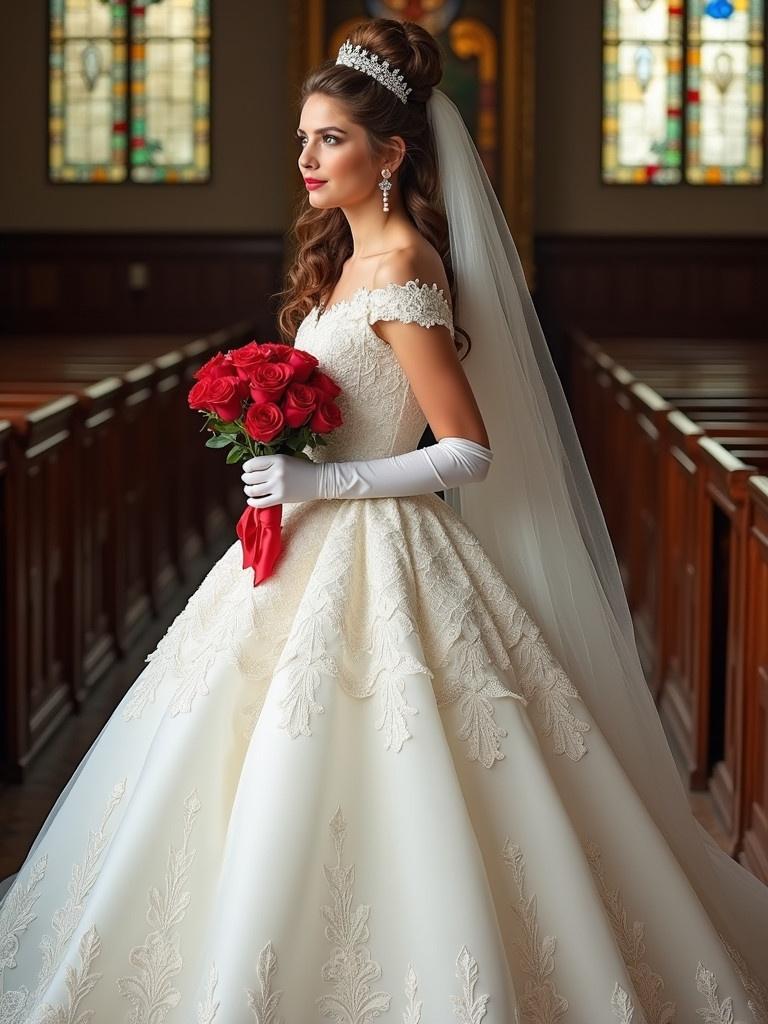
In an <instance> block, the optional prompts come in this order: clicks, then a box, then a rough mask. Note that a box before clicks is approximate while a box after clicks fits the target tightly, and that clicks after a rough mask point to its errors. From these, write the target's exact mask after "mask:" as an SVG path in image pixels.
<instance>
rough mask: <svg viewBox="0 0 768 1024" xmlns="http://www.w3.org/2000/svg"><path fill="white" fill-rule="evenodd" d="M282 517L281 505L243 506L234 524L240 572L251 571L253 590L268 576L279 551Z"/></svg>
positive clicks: (280, 546)
mask: <svg viewBox="0 0 768 1024" xmlns="http://www.w3.org/2000/svg"><path fill="white" fill-rule="evenodd" d="M282 517H283V506H282V505H270V506H269V507H268V508H254V507H253V506H252V505H247V506H246V508H245V511H244V512H243V514H242V515H241V516H240V518H239V520H238V521H237V527H236V530H237V536H238V537H239V538H240V543H241V545H242V547H243V568H244V569H248V568H252V569H253V585H254V587H255V586H258V584H259V583H262V582H263V581H264V580H265V579H267V577H268V576H271V575H272V569H273V567H274V565H275V562H276V561H277V559H278V556H279V555H280V552H281V551H282V544H281V543H280V521H281V519H282Z"/></svg>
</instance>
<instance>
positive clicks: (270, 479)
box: [241, 455, 320, 508]
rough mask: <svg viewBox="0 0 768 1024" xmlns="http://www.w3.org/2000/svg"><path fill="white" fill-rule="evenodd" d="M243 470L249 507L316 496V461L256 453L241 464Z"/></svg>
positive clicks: (317, 485) (305, 499)
mask: <svg viewBox="0 0 768 1024" xmlns="http://www.w3.org/2000/svg"><path fill="white" fill-rule="evenodd" d="M243 471H244V472H243V473H242V475H241V479H242V481H243V483H244V484H245V486H244V487H243V490H244V491H245V494H246V497H247V498H248V501H247V504H248V505H250V506H251V507H252V508H269V506H270V505H282V503H283V502H285V501H311V500H312V499H313V498H318V497H319V496H320V495H319V483H320V464H319V463H316V462H307V461H305V460H304V459H297V458H295V457H294V456H292V455H256V456H254V457H253V458H252V459H248V460H247V461H246V462H244V463H243Z"/></svg>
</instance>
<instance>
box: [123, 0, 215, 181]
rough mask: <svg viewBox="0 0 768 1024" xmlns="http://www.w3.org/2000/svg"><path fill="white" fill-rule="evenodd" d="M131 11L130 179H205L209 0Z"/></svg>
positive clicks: (163, 1)
mask: <svg viewBox="0 0 768 1024" xmlns="http://www.w3.org/2000/svg"><path fill="white" fill-rule="evenodd" d="M131 9H132V46H131V51H132V59H131V124H132V146H131V179H132V180H133V181H137V182H199V181H208V179H209V177H210V141H209V139H210V88H209V66H210V23H209V21H210V19H209V13H210V12H209V0H155V2H154V3H153V2H149V3H145V4H136V3H134V4H133V5H132V8H131Z"/></svg>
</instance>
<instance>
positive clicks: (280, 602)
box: [121, 543, 293, 724]
mask: <svg viewBox="0 0 768 1024" xmlns="http://www.w3.org/2000/svg"><path fill="white" fill-rule="evenodd" d="M241 558H242V555H241V550H240V545H239V543H237V544H234V545H233V546H232V547H231V548H230V549H229V551H227V552H226V553H225V554H224V556H223V557H222V558H220V559H219V561H218V562H217V563H216V564H215V565H214V567H213V568H212V569H211V571H210V572H209V573H208V575H207V576H206V578H205V579H204V580H203V582H202V583H201V584H200V586H199V587H198V589H197V590H196V591H195V593H194V594H193V595H192V596H191V597H190V599H189V601H188V602H187V604H186V606H185V608H184V609H183V611H182V612H181V613H180V614H179V615H177V617H176V618H175V619H174V621H173V622H172V623H171V626H170V627H169V629H168V630H167V632H166V633H165V636H164V637H163V638H162V639H161V641H160V643H159V644H158V645H157V647H156V648H155V650H154V651H152V653H151V654H149V655H148V657H147V659H146V661H147V667H146V668H145V669H144V671H143V672H142V674H141V675H140V676H139V677H138V678H137V679H136V681H135V682H134V684H133V686H132V687H131V689H130V690H129V692H128V696H127V697H126V700H125V701H124V703H123V707H122V712H121V713H122V717H123V718H124V719H125V721H131V720H133V719H138V718H141V716H142V715H143V713H144V711H145V710H146V708H147V706H148V705H149V704H151V703H154V702H155V700H156V699H157V694H158V691H159V689H160V687H161V686H162V687H167V686H170V685H171V684H173V691H172V693H171V694H170V695H169V698H168V703H167V711H168V714H169V715H170V716H171V717H175V716H176V715H179V714H189V713H190V712H191V711H192V707H193V705H194V703H195V701H196V700H197V699H198V698H201V697H205V696H207V695H208V675H209V672H210V671H211V669H212V668H213V666H214V664H215V663H216V662H219V661H221V660H226V661H229V662H230V663H233V664H234V665H235V666H236V668H237V669H238V670H239V671H240V672H241V673H242V674H243V675H244V676H246V677H250V676H254V675H257V674H258V673H259V672H261V671H264V670H266V671H268V670H269V668H271V665H272V664H274V661H275V660H276V659H277V656H278V654H279V651H280V647H281V645H282V642H283V640H284V624H285V620H286V619H287V618H288V616H287V615H284V612H285V609H286V607H288V606H289V601H290V599H291V597H292V594H293V591H292V588H291V586H290V585H289V584H288V583H286V586H285V587H283V588H277V587H275V588H272V589H271V591H270V594H269V608H268V615H269V628H267V625H266V622H265V620H264V616H263V615H262V614H261V613H262V609H263V607H264V605H265V604H267V602H266V600H260V597H261V595H258V596H255V595H254V594H253V593H252V591H253V589H254V588H253V583H252V580H251V579H249V573H247V572H245V571H243V569H242V562H241ZM260 708H261V704H258V706H257V707H256V708H255V709H251V712H252V717H255V713H257V712H258V711H259V710H260ZM251 724H252V723H251Z"/></svg>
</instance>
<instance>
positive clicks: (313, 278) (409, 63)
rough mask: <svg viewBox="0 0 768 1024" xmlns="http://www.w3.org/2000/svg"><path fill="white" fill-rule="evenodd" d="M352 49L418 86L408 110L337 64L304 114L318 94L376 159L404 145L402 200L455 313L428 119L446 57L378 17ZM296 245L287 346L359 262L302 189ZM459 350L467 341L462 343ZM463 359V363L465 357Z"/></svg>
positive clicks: (341, 227) (314, 78)
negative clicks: (389, 146) (391, 145)
mask: <svg viewBox="0 0 768 1024" xmlns="http://www.w3.org/2000/svg"><path fill="white" fill-rule="evenodd" d="M349 39H350V41H351V42H352V45H353V46H356V45H357V44H360V46H361V48H364V49H366V50H368V51H369V52H372V53H375V54H377V55H378V57H379V60H380V61H385V60H386V61H389V65H390V67H394V68H396V69H397V70H399V71H400V72H401V73H402V75H403V77H404V78H405V80H406V82H407V83H408V85H409V86H410V87H411V92H410V93H409V94H408V102H407V103H403V102H402V101H401V100H399V99H398V97H397V96H396V95H395V94H394V93H393V92H391V91H390V90H389V89H387V88H385V87H384V86H382V85H381V84H380V83H379V82H377V81H376V79H375V78H371V77H370V76H368V75H365V74H363V73H362V72H360V71H358V70H356V69H355V68H350V67H347V66H346V65H344V64H339V65H337V64H336V58H335V57H333V58H330V59H329V60H326V61H324V62H323V63H322V64H320V65H318V66H317V67H316V68H314V69H312V70H311V71H310V72H308V74H307V75H306V77H305V78H304V81H303V82H302V85H301V88H300V91H299V109H301V108H302V107H303V105H304V103H305V102H306V100H307V98H308V97H309V96H310V95H311V94H312V93H323V94H324V95H326V96H329V97H330V98H331V99H333V100H336V101H339V102H341V103H343V104H344V105H345V107H346V110H347V112H348V116H349V118H350V120H351V121H352V122H353V123H354V124H359V125H362V126H363V127H364V128H365V129H366V132H367V134H368V140H369V144H370V146H371V152H372V153H373V154H374V155H377V154H379V153H380V152H381V150H382V147H383V145H384V144H385V143H386V142H387V141H388V140H389V139H390V138H391V136H393V135H399V136H400V137H401V138H402V139H403V141H404V142H405V146H406V152H405V156H404V158H403V161H402V163H401V165H400V168H399V184H400V195H401V197H402V203H403V208H404V210H405V211H406V214H407V216H408V217H409V219H410V220H411V222H412V223H413V225H414V226H415V227H416V229H417V230H418V231H419V233H420V234H421V235H422V236H423V237H424V238H426V239H427V241H428V242H430V244H431V245H432V246H434V248H435V249H436V250H437V252H438V253H439V254H440V257H441V259H442V261H443V266H444V268H445V273H446V277H447V279H448V284H449V289H450V296H451V305H452V308H453V310H454V311H455V310H456V286H455V282H454V275H453V269H452V267H451V258H450V247H449V236H448V221H447V218H446V216H445V210H444V207H443V200H442V193H441V190H440V179H439V175H438V168H437V152H436V148H435V142H434V138H433V135H432V129H431V126H430V124H429V121H428V119H427V107H426V104H427V100H428V99H429V97H430V95H431V94H432V89H433V87H434V86H436V85H437V83H438V82H439V81H440V79H441V78H442V75H443V55H442V53H441V51H440V48H439V46H438V44H437V42H436V40H435V38H434V37H433V36H432V35H431V34H430V33H429V32H427V30H426V29H424V28H422V26H421V25H418V24H416V23H415V22H412V21H397V20H396V19H391V18H372V19H371V20H369V21H365V22H362V23H361V24H359V25H357V26H356V27H355V28H354V30H353V31H352V32H351V33H350V35H349ZM292 236H293V238H294V239H295V243H296V255H295V258H294V261H293V265H292V266H291V268H290V270H289V271H288V273H287V275H286V286H285V288H283V289H282V290H281V291H279V292H276V293H275V294H274V295H273V296H272V297H273V298H276V299H278V300H280V301H279V304H278V312H277V323H278V327H279V330H280V334H281V335H282V338H283V340H284V341H286V342H288V343H291V342H292V340H293V338H294V336H295V334H296V330H297V329H298V326H299V324H300V323H301V321H302V320H303V319H304V317H305V316H306V315H307V314H308V313H309V312H310V310H311V309H312V308H313V306H315V305H320V304H321V302H322V299H323V297H324V296H326V295H330V294H331V293H332V291H333V287H334V285H335V284H336V282H337V281H338V279H339V276H340V274H341V270H342V266H343V264H344V262H345V260H347V259H348V258H349V256H351V255H352V249H353V245H352V233H351V231H350V229H349V224H348V222H347V218H346V217H345V216H344V213H343V211H342V210H341V209H340V208H338V207H337V208H334V209H330V210H329V209H326V210H323V209H315V208H314V207H313V206H312V205H311V204H310V203H309V200H308V197H307V194H306V192H305V191H304V190H303V189H302V196H301V198H300V199H299V202H298V205H297V208H296V211H295V214H294V220H293V226H292ZM455 331H456V333H457V334H462V335H464V337H465V338H466V339H467V351H466V353H465V354H464V355H465V356H466V355H467V354H468V353H469V350H470V348H471V347H472V342H471V340H470V338H469V335H468V334H467V333H466V331H463V330H461V328H460V327H458V325H455ZM455 344H456V347H457V349H460V348H461V342H460V341H458V340H456V341H455ZM462 358H463V357H462Z"/></svg>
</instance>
